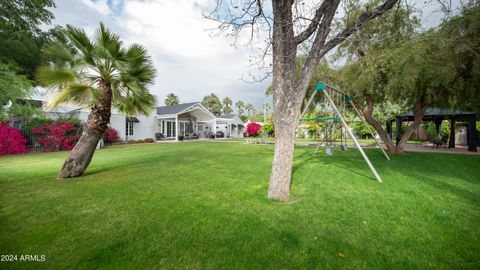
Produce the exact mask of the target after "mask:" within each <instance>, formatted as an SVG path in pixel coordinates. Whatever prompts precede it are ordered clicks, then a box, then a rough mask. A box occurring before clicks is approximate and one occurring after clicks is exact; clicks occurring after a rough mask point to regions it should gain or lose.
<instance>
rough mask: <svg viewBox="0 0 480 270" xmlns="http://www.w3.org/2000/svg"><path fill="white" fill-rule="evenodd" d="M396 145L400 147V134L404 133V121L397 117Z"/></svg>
mask: <svg viewBox="0 0 480 270" xmlns="http://www.w3.org/2000/svg"><path fill="white" fill-rule="evenodd" d="M395 126H396V127H395V144H396V145H398V143H399V142H400V132H401V131H402V119H400V117H395Z"/></svg>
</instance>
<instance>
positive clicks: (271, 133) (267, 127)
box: [263, 123, 275, 137]
mask: <svg viewBox="0 0 480 270" xmlns="http://www.w3.org/2000/svg"><path fill="white" fill-rule="evenodd" d="M263 131H264V132H265V133H266V134H267V135H268V136H271V137H274V136H275V127H274V126H273V124H272V123H266V124H265V125H264V126H263Z"/></svg>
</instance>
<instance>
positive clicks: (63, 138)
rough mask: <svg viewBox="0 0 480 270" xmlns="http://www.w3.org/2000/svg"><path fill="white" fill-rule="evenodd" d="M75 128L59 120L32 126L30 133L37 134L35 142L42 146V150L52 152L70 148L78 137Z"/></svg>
mask: <svg viewBox="0 0 480 270" xmlns="http://www.w3.org/2000/svg"><path fill="white" fill-rule="evenodd" d="M77 130H78V128H77V127H76V126H75V125H74V124H71V123H67V122H63V121H60V120H59V121H55V122H53V123H52V124H42V125H41V126H40V127H36V128H33V129H32V133H34V134H38V135H39V138H38V139H37V141H36V143H37V144H39V145H40V146H41V147H42V148H43V152H53V151H60V150H72V149H73V147H74V146H75V144H76V143H77V141H78V139H79V138H80V136H79V135H78V134H77Z"/></svg>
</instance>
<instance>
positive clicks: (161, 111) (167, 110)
mask: <svg viewBox="0 0 480 270" xmlns="http://www.w3.org/2000/svg"><path fill="white" fill-rule="evenodd" d="M198 103H200V102H191V103H182V104H178V105H172V106H162V107H157V115H165V114H177V113H179V112H181V111H183V110H185V109H187V108H190V107H192V106H193V105H195V104H198Z"/></svg>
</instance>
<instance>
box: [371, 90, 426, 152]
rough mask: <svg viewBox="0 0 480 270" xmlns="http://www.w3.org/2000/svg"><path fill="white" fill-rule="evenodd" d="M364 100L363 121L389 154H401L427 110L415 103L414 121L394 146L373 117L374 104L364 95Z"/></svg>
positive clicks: (420, 102) (421, 104) (418, 102)
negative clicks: (371, 127)
mask: <svg viewBox="0 0 480 270" xmlns="http://www.w3.org/2000/svg"><path fill="white" fill-rule="evenodd" d="M365 100H366V102H367V107H366V108H365V110H363V115H364V117H365V120H367V122H368V123H369V124H370V125H372V126H373V128H374V129H375V130H376V131H377V133H378V135H379V136H380V138H381V139H382V141H383V142H384V143H385V146H386V147H387V150H388V151H389V152H392V153H401V152H403V148H404V147H405V144H406V143H407V141H408V139H410V137H411V136H412V135H413V132H415V130H417V129H418V127H419V126H420V125H421V124H422V123H423V116H424V115H425V110H426V108H427V106H426V104H424V103H423V102H422V101H416V102H415V107H414V121H413V123H412V124H410V125H409V126H408V128H407V131H406V132H405V134H403V135H402V137H401V138H400V141H399V143H398V144H397V145H395V143H394V142H393V141H392V139H391V138H390V136H389V135H388V133H387V131H386V130H385V129H384V128H383V127H382V124H381V123H380V122H378V121H377V120H376V119H375V118H374V117H373V108H374V102H373V98H372V96H370V95H366V96H365Z"/></svg>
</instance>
